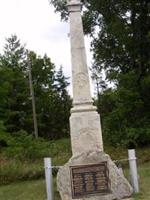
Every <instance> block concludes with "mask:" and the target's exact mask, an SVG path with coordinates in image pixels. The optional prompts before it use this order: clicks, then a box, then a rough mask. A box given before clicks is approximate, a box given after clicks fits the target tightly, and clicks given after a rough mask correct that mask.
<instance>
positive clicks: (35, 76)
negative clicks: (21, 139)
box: [0, 35, 72, 139]
mask: <svg viewBox="0 0 150 200" xmlns="http://www.w3.org/2000/svg"><path fill="white" fill-rule="evenodd" d="M29 61H30V63H29ZM29 64H30V66H31V73H32V84H33V88H34V95H35V104H36V115H37V123H38V132H39V136H40V137H44V138H48V139H58V138H62V137H67V136H68V134H69V116H70V108H71V104H72V101H71V98H70V96H69V94H68V91H67V86H68V85H69V80H68V78H67V77H65V75H64V74H63V69H62V67H60V68H59V69H58V70H56V67H55V65H54V64H53V63H52V62H51V60H50V58H49V57H48V56H47V55H44V56H43V57H42V56H38V55H37V54H36V53H35V52H33V51H30V50H27V49H26V48H25V46H24V45H22V44H21V42H20V40H19V39H18V38H17V36H16V35H12V36H11V37H10V38H7V39H6V44H5V46H4V51H3V53H2V54H1V55H0V97H1V98H0V121H1V123H3V126H4V127H5V130H6V131H7V132H9V133H10V134H11V135H16V134H18V133H21V132H20V131H21V130H23V131H26V132H27V133H28V134H33V133H34V128H33V127H34V126H33V114H32V102H31V94H30V88H29Z"/></svg>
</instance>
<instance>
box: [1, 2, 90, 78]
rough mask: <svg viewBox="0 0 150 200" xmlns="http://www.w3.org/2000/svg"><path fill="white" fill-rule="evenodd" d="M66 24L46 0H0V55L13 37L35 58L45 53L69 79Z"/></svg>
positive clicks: (87, 42)
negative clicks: (31, 51) (14, 35)
mask: <svg viewBox="0 0 150 200" xmlns="http://www.w3.org/2000/svg"><path fill="white" fill-rule="evenodd" d="M68 33H69V24H68V23H65V22H62V21H61V20H60V15H59V14H56V13H55V12H54V8H53V7H52V6H51V5H50V4H49V2H48V0H0V41H1V42H0V52H2V50H3V47H4V44H5V38H7V37H10V35H11V34H16V35H17V36H18V38H19V39H20V40H21V43H22V44H24V43H25V44H26V47H27V48H28V49H30V50H33V51H35V52H36V53H37V54H38V55H44V53H46V54H47V55H48V56H49V57H50V58H51V60H52V62H53V63H55V65H56V66H57V67H59V66H60V65H62V66H63V69H64V73H65V75H66V76H71V61H70V41H69V37H68ZM89 47H90V44H89V39H86V48H87V57H88V65H90V63H91V53H90V52H89Z"/></svg>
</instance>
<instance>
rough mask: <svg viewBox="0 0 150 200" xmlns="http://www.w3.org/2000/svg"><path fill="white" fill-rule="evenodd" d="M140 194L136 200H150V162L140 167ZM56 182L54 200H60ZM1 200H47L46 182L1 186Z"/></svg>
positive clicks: (25, 182)
mask: <svg viewBox="0 0 150 200" xmlns="http://www.w3.org/2000/svg"><path fill="white" fill-rule="evenodd" d="M138 172H139V176H140V193H139V194H137V195H133V197H134V200H150V190H149V186H150V162H148V163H145V164H142V165H140V166H139V167H138ZM53 180H54V184H53V185H54V187H53V188H54V200H60V197H59V194H58V192H57V189H56V179H55V178H53ZM0 200H46V190H45V181H44V180H43V179H40V180H32V181H23V182H20V181H19V182H16V183H12V184H9V185H4V186H0Z"/></svg>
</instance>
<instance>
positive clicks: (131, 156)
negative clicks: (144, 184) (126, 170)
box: [128, 149, 139, 193]
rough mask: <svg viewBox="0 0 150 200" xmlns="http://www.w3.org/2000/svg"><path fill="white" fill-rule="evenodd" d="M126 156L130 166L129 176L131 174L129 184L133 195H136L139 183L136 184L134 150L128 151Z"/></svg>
mask: <svg viewBox="0 0 150 200" xmlns="http://www.w3.org/2000/svg"><path fill="white" fill-rule="evenodd" d="M128 156H129V166H130V174H131V184H132V187H133V190H134V193H138V192H139V182H138V173H137V165H136V157H135V150H134V149H129V150H128Z"/></svg>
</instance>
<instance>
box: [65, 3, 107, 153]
mask: <svg viewBox="0 0 150 200" xmlns="http://www.w3.org/2000/svg"><path fill="white" fill-rule="evenodd" d="M68 10H69V16H70V41H71V60H72V85H73V108H72V110H71V118H70V128H71V142H72V153H73V155H76V154H79V153H81V152H85V151H89V150H92V151H94V150H101V151H102V150H103V142H102V134H101V126H100V117H99V115H98V113H97V112H96V107H94V106H93V101H92V97H91V93H90V82H89V74H88V68H87V59H86V52H85V44H84V34H83V26H82V18H81V3H80V1H79V0H72V1H68Z"/></svg>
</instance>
